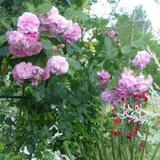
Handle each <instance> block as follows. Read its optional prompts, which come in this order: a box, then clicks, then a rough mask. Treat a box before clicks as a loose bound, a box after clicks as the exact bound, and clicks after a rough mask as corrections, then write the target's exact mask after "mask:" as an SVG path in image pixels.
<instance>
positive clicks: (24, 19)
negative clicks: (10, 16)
mask: <svg viewBox="0 0 160 160" xmlns="http://www.w3.org/2000/svg"><path fill="white" fill-rule="evenodd" d="M17 26H18V31H20V32H23V33H28V32H30V33H35V32H38V31H39V26H40V21H39V19H38V17H37V16H36V15H35V14H33V13H30V12H24V13H23V14H22V15H21V16H20V17H19V18H18V24H17Z"/></svg>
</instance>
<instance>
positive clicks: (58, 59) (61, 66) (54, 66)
mask: <svg viewBox="0 0 160 160" xmlns="http://www.w3.org/2000/svg"><path fill="white" fill-rule="evenodd" d="M47 68H48V69H49V71H50V72H51V73H54V74H56V75H60V74H64V73H66V72H67V71H68V68H69V64H68V62H67V61H66V58H65V57H62V56H52V57H51V58H49V60H48V62H47Z"/></svg>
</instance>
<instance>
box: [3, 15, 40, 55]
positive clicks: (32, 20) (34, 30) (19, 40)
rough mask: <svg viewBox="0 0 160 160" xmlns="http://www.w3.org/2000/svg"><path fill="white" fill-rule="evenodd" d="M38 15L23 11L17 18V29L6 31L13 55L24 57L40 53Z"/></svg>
mask: <svg viewBox="0 0 160 160" xmlns="http://www.w3.org/2000/svg"><path fill="white" fill-rule="evenodd" d="M39 26H40V21H39V19H38V17H37V16H36V15H35V14H33V13H30V12H25V13H23V14H22V16H20V17H19V19H18V25H17V27H18V28H17V31H10V32H7V33H6V36H7V40H8V43H9V45H10V46H9V50H10V52H11V53H12V54H13V55H14V56H15V57H26V56H32V55H36V54H38V53H40V51H41V50H42V48H43V45H42V43H41V42H39V41H38V40H39Z"/></svg>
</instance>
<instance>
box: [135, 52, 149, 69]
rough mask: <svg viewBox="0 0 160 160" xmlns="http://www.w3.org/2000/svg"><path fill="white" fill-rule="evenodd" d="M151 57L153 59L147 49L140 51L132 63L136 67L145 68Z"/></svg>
mask: <svg viewBox="0 0 160 160" xmlns="http://www.w3.org/2000/svg"><path fill="white" fill-rule="evenodd" d="M150 59H151V55H150V53H148V52H147V51H145V50H144V51H138V52H137V55H136V56H135V58H134V59H133V61H132V63H133V65H134V66H135V67H136V68H138V69H141V70H143V69H144V68H146V66H147V64H148V63H149V62H150Z"/></svg>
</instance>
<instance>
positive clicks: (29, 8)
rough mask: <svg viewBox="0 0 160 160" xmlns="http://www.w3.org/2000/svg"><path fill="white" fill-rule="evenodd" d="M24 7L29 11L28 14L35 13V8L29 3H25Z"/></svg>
mask: <svg viewBox="0 0 160 160" xmlns="http://www.w3.org/2000/svg"><path fill="white" fill-rule="evenodd" d="M26 7H27V10H28V11H29V12H34V11H35V7H34V5H33V4H31V3H28V2H27V3H26Z"/></svg>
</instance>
